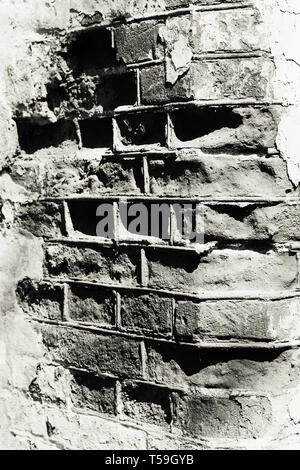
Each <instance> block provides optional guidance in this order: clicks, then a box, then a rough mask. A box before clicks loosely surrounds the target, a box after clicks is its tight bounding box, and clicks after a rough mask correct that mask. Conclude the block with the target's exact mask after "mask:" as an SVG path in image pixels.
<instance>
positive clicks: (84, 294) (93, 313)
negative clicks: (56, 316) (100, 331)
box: [68, 285, 115, 326]
mask: <svg viewBox="0 0 300 470" xmlns="http://www.w3.org/2000/svg"><path fill="white" fill-rule="evenodd" d="M114 302H115V300H114V295H113V293H112V292H111V291H107V290H105V289H102V288H100V287H93V286H84V285H71V286H70V296H69V303H68V315H69V317H70V319H71V320H74V321H79V322H89V323H96V324H98V325H103V326H113V325H114V323H115V305H114Z"/></svg>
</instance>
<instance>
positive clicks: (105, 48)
mask: <svg viewBox="0 0 300 470" xmlns="http://www.w3.org/2000/svg"><path fill="white" fill-rule="evenodd" d="M66 59H67V62H68V64H69V67H70V68H71V69H73V72H74V75H80V74H81V73H82V72H86V73H87V72H90V73H93V71H94V70H97V69H101V68H103V67H110V66H115V65H118V61H117V59H116V51H115V49H114V48H113V46H112V36H111V31H110V30H109V29H104V28H102V29H92V30H88V31H82V32H80V33H78V34H77V35H76V36H75V37H74V39H73V41H72V42H71V43H70V44H69V46H68V48H67V55H66Z"/></svg>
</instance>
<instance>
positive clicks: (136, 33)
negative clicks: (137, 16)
mask: <svg viewBox="0 0 300 470" xmlns="http://www.w3.org/2000/svg"><path fill="white" fill-rule="evenodd" d="M160 25H161V23H159V22H158V21H155V20H150V21H143V22H141V23H137V24H129V25H122V26H119V27H117V28H116V29H115V43H116V49H117V57H118V58H119V59H120V60H122V61H124V62H125V64H128V63H136V62H143V61H147V60H155V59H158V58H160V57H161V56H162V46H161V44H160V43H159V36H158V31H159V27H160Z"/></svg>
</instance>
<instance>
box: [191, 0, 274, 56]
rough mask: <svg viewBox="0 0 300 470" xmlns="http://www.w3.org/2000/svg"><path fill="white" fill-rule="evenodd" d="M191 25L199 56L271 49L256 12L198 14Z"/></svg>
mask: <svg viewBox="0 0 300 470" xmlns="http://www.w3.org/2000/svg"><path fill="white" fill-rule="evenodd" d="M192 24H193V30H192V31H193V37H192V42H193V51H194V53H196V54H201V53H202V52H216V51H220V52H223V51H226V52H229V51H253V50H268V46H267V31H266V29H265V27H264V25H263V23H262V19H261V17H260V15H259V12H258V10H256V9H252V8H243V9H235V10H221V11H220V10H219V11H201V12H195V13H194V15H193V20H192ZM216 31H217V34H216Z"/></svg>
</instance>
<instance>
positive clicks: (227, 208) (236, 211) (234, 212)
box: [210, 204, 258, 222]
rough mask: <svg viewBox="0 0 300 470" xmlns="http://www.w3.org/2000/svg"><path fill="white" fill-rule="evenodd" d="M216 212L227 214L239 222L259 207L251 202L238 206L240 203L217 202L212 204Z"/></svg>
mask: <svg viewBox="0 0 300 470" xmlns="http://www.w3.org/2000/svg"><path fill="white" fill-rule="evenodd" d="M210 207H211V209H213V210H214V211H215V212H218V214H227V215H229V216H230V217H232V218H233V219H235V220H238V221H239V222H243V221H244V219H246V218H247V217H249V215H251V214H252V212H253V211H254V210H255V209H257V207H258V206H257V205H255V204H249V205H247V206H244V207H243V206H238V205H231V204H228V205H226V204H217V205H215V206H210Z"/></svg>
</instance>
